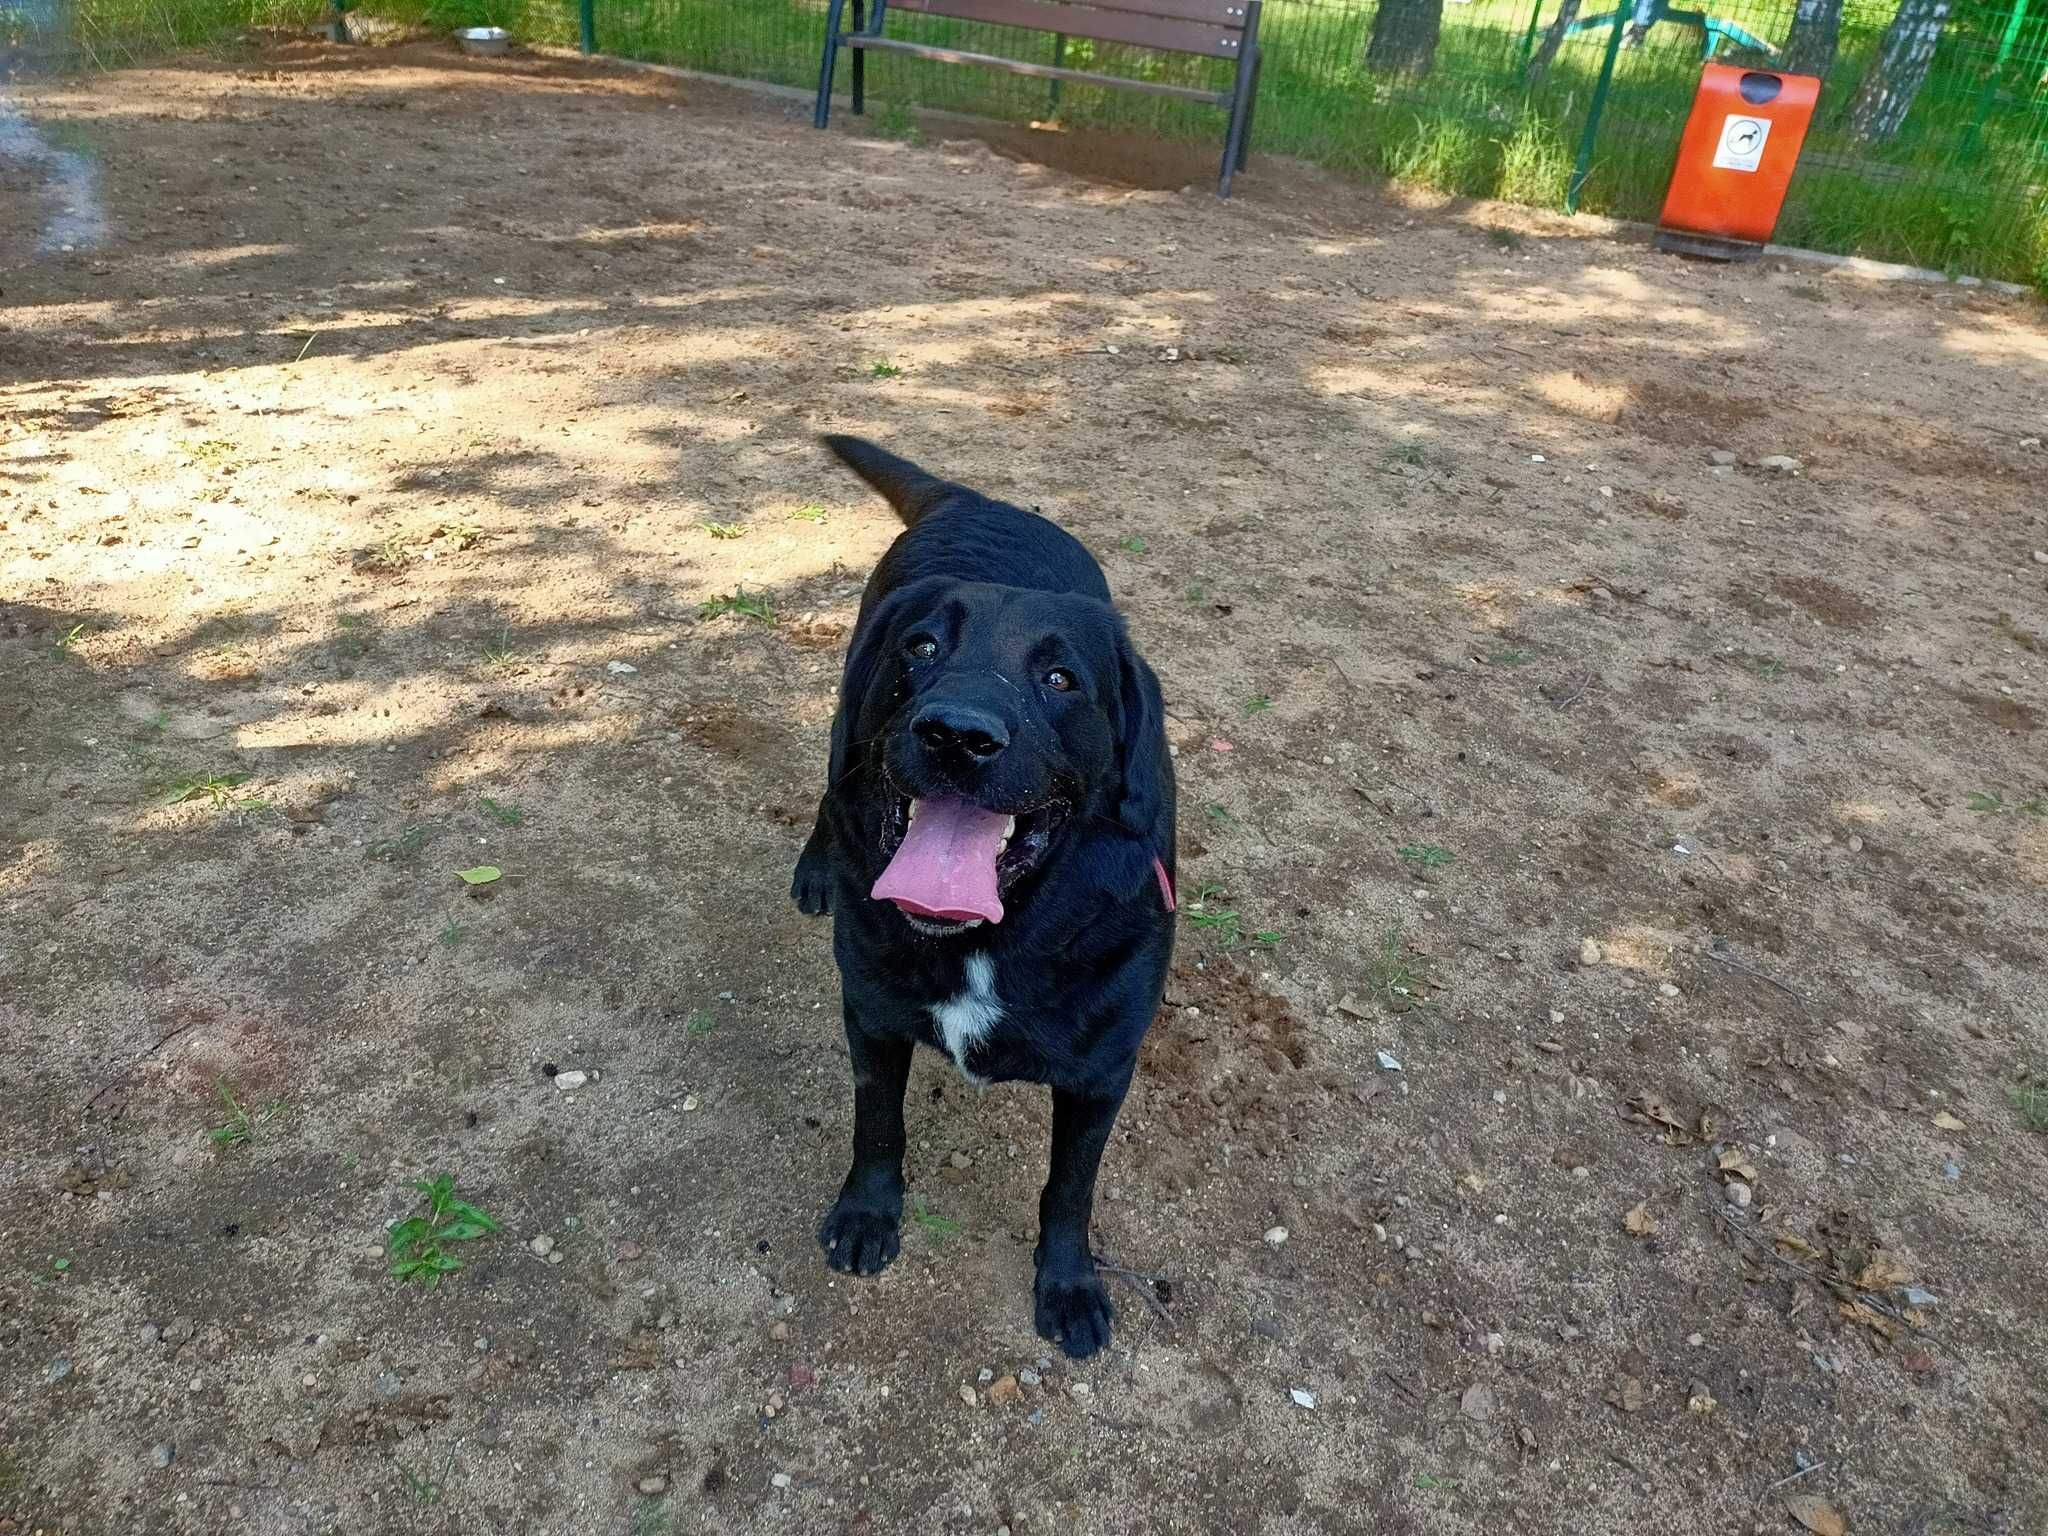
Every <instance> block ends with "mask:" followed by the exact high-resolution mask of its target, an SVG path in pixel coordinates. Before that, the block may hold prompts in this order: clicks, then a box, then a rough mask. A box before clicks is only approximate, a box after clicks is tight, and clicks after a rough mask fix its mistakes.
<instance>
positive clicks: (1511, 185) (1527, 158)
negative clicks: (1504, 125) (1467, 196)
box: [1494, 112, 1572, 251]
mask: <svg viewBox="0 0 2048 1536" xmlns="http://www.w3.org/2000/svg"><path fill="white" fill-rule="evenodd" d="M1496 147H1497V148H1498V149H1499V150H1500V170H1499V177H1500V180H1499V182H1498V184H1497V185H1496V187H1495V189H1494V196H1496V197H1500V198H1505V199H1506V200H1507V201H1508V202H1511V203H1528V204H1531V205H1532V206H1534V207H1538V208H1557V207H1561V206H1562V205H1563V203H1564V194H1565V188H1566V187H1567V186H1568V185H1569V184H1570V182H1571V179H1572V151H1571V150H1570V149H1569V148H1567V147H1566V145H1565V142H1564V136H1563V135H1562V134H1561V133H1559V132H1558V131H1557V127H1556V125H1555V124H1552V123H1547V122H1545V121H1544V120H1543V119H1542V118H1540V117H1538V116H1536V114H1535V113H1533V112H1525V113H1523V114H1522V120H1521V121H1520V122H1519V123H1517V124H1516V125H1515V131H1514V132H1513V133H1511V134H1509V135H1508V137H1506V138H1505V139H1500V140H1497V141H1496ZM1503 249H1505V250H1510V251H1512V250H1514V249H1516V246H1515V245H1506V246H1503Z"/></svg>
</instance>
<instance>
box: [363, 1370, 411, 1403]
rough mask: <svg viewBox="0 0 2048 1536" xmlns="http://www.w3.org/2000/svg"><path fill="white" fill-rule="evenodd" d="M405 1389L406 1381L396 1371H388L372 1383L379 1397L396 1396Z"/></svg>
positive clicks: (372, 1387)
mask: <svg viewBox="0 0 2048 1536" xmlns="http://www.w3.org/2000/svg"><path fill="white" fill-rule="evenodd" d="M404 1389H405V1383H404V1382H403V1381H402V1380H401V1379H400V1378H399V1375H398V1372H396V1371H386V1372H385V1373H384V1374H383V1375H382V1376H379V1377H378V1378H377V1379H376V1381H375V1382H373V1383H372V1384H371V1390H372V1391H374V1392H375V1393H376V1394H377V1395H378V1396H379V1397H396V1396H398V1394H399V1393H400V1392H401V1391H403V1390H404Z"/></svg>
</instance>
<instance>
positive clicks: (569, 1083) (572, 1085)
mask: <svg viewBox="0 0 2048 1536" xmlns="http://www.w3.org/2000/svg"><path fill="white" fill-rule="evenodd" d="M589 1081H590V1074H589V1073H588V1072H557V1073H556V1074H555V1086H556V1087H557V1088H559V1089H560V1090H561V1091H562V1092H564V1093H574V1092H575V1091H576V1090H577V1089H578V1088H581V1087H582V1086H583V1085H584V1084H585V1083H587V1082H589Z"/></svg>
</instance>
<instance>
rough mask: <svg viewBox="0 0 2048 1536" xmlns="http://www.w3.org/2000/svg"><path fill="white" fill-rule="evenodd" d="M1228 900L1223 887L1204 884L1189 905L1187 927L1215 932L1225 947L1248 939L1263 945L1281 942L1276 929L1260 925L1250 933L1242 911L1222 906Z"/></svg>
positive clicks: (1233, 945) (1235, 945) (1234, 945)
mask: <svg viewBox="0 0 2048 1536" xmlns="http://www.w3.org/2000/svg"><path fill="white" fill-rule="evenodd" d="M1229 899H1230V898H1229V897H1228V896H1226V895H1225V894H1224V891H1223V887H1222V886H1220V885H1205V886H1203V887H1202V888H1201V889H1200V890H1198V891H1196V892H1195V899H1194V900H1193V901H1191V902H1189V903H1188V904H1187V907H1186V911H1187V921H1188V926H1189V927H1191V928H1196V929H1200V930H1201V931H1203V932H1205V933H1213V934H1214V935H1215V936H1216V938H1217V940H1218V942H1220V943H1221V944H1222V945H1223V947H1224V948H1225V949H1235V948H1236V947H1237V946H1238V945H1240V944H1242V943H1244V942H1245V941H1246V940H1250V941H1251V942H1252V943H1254V944H1263V945H1274V944H1278V943H1279V942H1280V934H1279V932H1278V931H1277V930H1276V929H1272V928H1258V929H1253V930H1251V931H1250V932H1247V931H1246V929H1245V926H1244V917H1243V915H1242V914H1241V913H1239V912H1236V911H1234V910H1231V909H1228V908H1222V903H1224V902H1226V901H1228V900H1229ZM1219 909H1220V910H1219Z"/></svg>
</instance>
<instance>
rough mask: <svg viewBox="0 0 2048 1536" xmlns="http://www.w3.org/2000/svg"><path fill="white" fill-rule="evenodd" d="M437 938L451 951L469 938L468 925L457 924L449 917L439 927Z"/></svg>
mask: <svg viewBox="0 0 2048 1536" xmlns="http://www.w3.org/2000/svg"><path fill="white" fill-rule="evenodd" d="M439 937H440V940H441V942H442V943H443V944H445V945H447V946H448V948H450V949H453V948H454V947H455V946H456V945H458V944H460V943H461V942H462V941H463V940H464V939H466V938H468V937H469V925H468V924H467V923H458V922H457V921H455V919H454V918H452V917H450V918H448V919H447V920H446V921H445V922H444V923H443V924H442V925H441V932H440V935H439Z"/></svg>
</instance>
